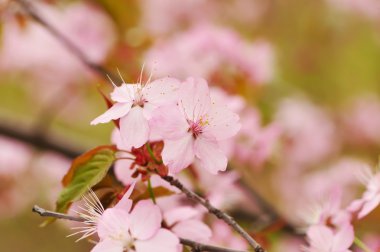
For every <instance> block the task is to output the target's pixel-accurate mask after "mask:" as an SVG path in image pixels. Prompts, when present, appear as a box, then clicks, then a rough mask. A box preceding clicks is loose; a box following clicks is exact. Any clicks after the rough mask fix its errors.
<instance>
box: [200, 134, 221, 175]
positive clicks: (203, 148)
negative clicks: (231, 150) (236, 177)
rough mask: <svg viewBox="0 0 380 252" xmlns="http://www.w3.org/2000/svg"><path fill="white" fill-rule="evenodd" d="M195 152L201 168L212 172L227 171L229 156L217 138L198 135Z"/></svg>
mask: <svg viewBox="0 0 380 252" xmlns="http://www.w3.org/2000/svg"><path fill="white" fill-rule="evenodd" d="M194 153H195V156H196V157H197V158H198V159H199V160H197V161H198V163H199V165H200V166H201V168H202V169H205V170H208V171H209V172H210V173H212V174H217V173H218V171H225V170H226V168H227V157H226V156H225V155H224V153H223V152H222V151H221V149H220V148H219V146H218V144H217V142H216V141H215V140H212V139H208V138H205V137H198V138H197V139H196V140H195V142H194Z"/></svg>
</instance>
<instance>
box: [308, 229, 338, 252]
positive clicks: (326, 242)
mask: <svg viewBox="0 0 380 252" xmlns="http://www.w3.org/2000/svg"><path fill="white" fill-rule="evenodd" d="M306 235H307V237H308V240H309V243H310V245H311V247H312V248H318V249H319V251H321V252H322V251H330V248H331V246H332V243H333V238H334V234H333V232H332V230H331V229H330V228H328V227H326V226H323V225H315V226H311V227H310V228H309V230H308V231H307V233H306Z"/></svg>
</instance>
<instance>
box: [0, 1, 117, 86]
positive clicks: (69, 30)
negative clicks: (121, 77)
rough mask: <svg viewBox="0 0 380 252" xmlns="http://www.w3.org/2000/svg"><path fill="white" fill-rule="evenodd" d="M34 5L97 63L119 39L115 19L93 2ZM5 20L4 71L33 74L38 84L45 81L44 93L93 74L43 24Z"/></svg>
mask: <svg viewBox="0 0 380 252" xmlns="http://www.w3.org/2000/svg"><path fill="white" fill-rule="evenodd" d="M33 6H34V7H35V9H36V10H37V11H38V12H39V13H40V14H41V15H42V16H43V17H44V18H45V19H46V20H47V22H48V23H49V24H51V25H53V26H54V27H56V28H57V29H58V30H59V31H60V32H62V33H63V34H65V36H66V37H67V38H68V39H69V40H70V41H71V42H72V43H73V44H75V46H77V47H78V48H79V49H80V50H81V51H82V52H83V54H84V55H85V56H86V57H88V58H89V59H90V60H91V61H92V62H94V63H102V62H104V60H105V59H106V57H107V55H108V54H109V52H110V50H111V49H112V47H113V46H114V44H115V42H116V30H115V27H114V24H113V22H112V20H111V19H110V18H109V17H108V16H107V15H106V14H105V13H104V12H102V11H101V9H99V8H96V7H95V6H93V5H90V4H84V3H83V2H80V3H73V4H69V5H66V6H64V7H63V8H55V7H54V6H53V5H49V4H46V3H44V2H43V1H33ZM2 21H4V22H3V24H4V26H3V33H4V36H2V41H1V48H0V69H1V70H4V71H22V72H27V73H30V74H31V75H32V76H33V77H34V78H33V79H34V80H36V83H38V84H39V83H40V82H42V83H43V84H44V92H41V93H46V91H47V90H50V89H51V88H52V87H54V86H56V85H58V84H60V85H64V84H70V83H71V82H75V81H78V80H82V79H88V78H89V77H90V76H92V74H90V72H89V71H88V69H86V67H85V66H83V63H82V62H80V60H79V59H78V58H77V57H76V56H75V55H73V54H72V53H71V52H70V51H68V50H67V48H65V46H64V45H62V43H60V41H58V40H57V38H55V37H54V36H53V35H51V34H50V33H49V32H48V31H47V30H46V29H45V28H44V27H42V26H41V25H40V24H37V23H33V22H28V23H27V24H26V26H20V25H19V23H18V22H17V18H14V17H11V16H8V17H6V18H4V20H2ZM20 58H22V59H23V60H20ZM57 59H59V62H60V63H59V64H57ZM28 79H29V78H28ZM51 83H54V84H55V85H51ZM46 84H48V85H46ZM33 92H34V93H35V86H33Z"/></svg>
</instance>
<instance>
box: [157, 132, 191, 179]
mask: <svg viewBox="0 0 380 252" xmlns="http://www.w3.org/2000/svg"><path fill="white" fill-rule="evenodd" d="M164 142H165V145H164V149H163V151H162V160H163V161H164V164H166V165H167V166H168V167H169V170H170V172H171V173H174V174H175V173H178V172H179V171H181V170H182V169H184V168H186V167H188V166H189V165H190V164H191V163H192V162H193V160H194V147H193V143H194V141H193V136H192V135H191V134H190V133H189V134H186V135H185V136H184V137H182V138H180V139H178V140H166V141H164Z"/></svg>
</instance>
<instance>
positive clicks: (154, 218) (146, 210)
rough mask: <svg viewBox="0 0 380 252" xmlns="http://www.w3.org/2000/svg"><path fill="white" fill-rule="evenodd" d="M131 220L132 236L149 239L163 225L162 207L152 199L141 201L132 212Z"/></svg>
mask: <svg viewBox="0 0 380 252" xmlns="http://www.w3.org/2000/svg"><path fill="white" fill-rule="evenodd" d="M130 221H131V225H130V231H131V233H132V236H133V237H134V238H137V239H138V240H147V239H149V238H151V237H152V236H153V235H154V234H155V233H156V232H157V231H158V229H159V228H160V227H161V221H162V216H161V211H160V208H159V207H158V206H156V205H154V204H153V203H152V201H151V200H142V201H139V202H138V203H137V205H136V206H135V207H134V208H133V210H132V212H131V217H130Z"/></svg>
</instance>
